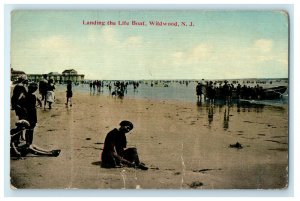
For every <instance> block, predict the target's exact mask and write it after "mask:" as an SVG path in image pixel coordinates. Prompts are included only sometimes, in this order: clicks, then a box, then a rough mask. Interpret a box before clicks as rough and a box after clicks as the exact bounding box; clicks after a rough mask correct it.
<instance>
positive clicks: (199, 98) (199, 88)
mask: <svg viewBox="0 0 300 201" xmlns="http://www.w3.org/2000/svg"><path fill="white" fill-rule="evenodd" d="M202 87H203V85H202V83H201V82H198V85H197V86H196V95H197V101H198V102H201V96H202V94H203V92H202Z"/></svg>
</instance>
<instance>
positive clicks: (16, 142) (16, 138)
mask: <svg viewBox="0 0 300 201" xmlns="http://www.w3.org/2000/svg"><path fill="white" fill-rule="evenodd" d="M28 128H30V124H29V122H28V121H27V120H24V119H22V120H19V121H17V122H16V128H13V129H11V130H10V156H11V157H17V159H22V158H21V157H24V156H26V155H27V154H29V153H31V154H34V155H38V156H54V157H57V156H58V155H59V154H60V150H51V151H49V150H44V149H41V148H39V147H37V146H35V145H33V144H30V145H29V144H28V143H27V139H26V138H27V136H26V135H25V140H26V143H25V142H24V140H23V137H22V136H23V131H24V130H25V129H28Z"/></svg>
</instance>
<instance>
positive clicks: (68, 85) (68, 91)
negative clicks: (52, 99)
mask: <svg viewBox="0 0 300 201" xmlns="http://www.w3.org/2000/svg"><path fill="white" fill-rule="evenodd" d="M66 92H67V102H66V106H68V103H69V102H70V107H72V96H73V92H72V81H71V80H68V84H67V91H66Z"/></svg>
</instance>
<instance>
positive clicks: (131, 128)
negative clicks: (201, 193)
mask: <svg viewBox="0 0 300 201" xmlns="http://www.w3.org/2000/svg"><path fill="white" fill-rule="evenodd" d="M10 38H11V41H10V46H11V53H10V86H9V87H10V106H8V107H10V108H11V110H10V173H9V174H10V184H11V188H12V189H176V190H179V189H199V190H200V189H286V188H288V186H289V183H288V177H289V165H288V164H289V154H288V150H289V143H288V139H289V132H288V129H289V126H288V125H289V124H288V121H289V118H288V117H289V113H288V109H289V93H288V92H289V51H288V49H289V16H288V13H287V12H284V11H279V10H274V11H272V10H269V11H267V10H264V11H261V10H243V11H239V10H215V11H213V10H56V11H54V10H14V11H13V12H11V36H10Z"/></svg>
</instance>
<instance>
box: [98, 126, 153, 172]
mask: <svg viewBox="0 0 300 201" xmlns="http://www.w3.org/2000/svg"><path fill="white" fill-rule="evenodd" d="M132 129H133V124H132V123H131V122H130V121H122V122H121V123H120V128H119V129H116V128H115V129H113V130H112V131H110V132H109V133H108V134H107V136H106V138H105V141H104V147H103V151H102V155H101V159H102V161H101V166H102V167H104V168H116V167H122V166H124V165H125V166H127V167H133V168H139V169H142V170H148V168H147V167H146V166H145V164H143V163H141V162H140V160H139V157H138V153H137V149H136V148H127V149H126V145H127V140H126V136H125V134H126V133H128V132H129V131H131V130H132Z"/></svg>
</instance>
